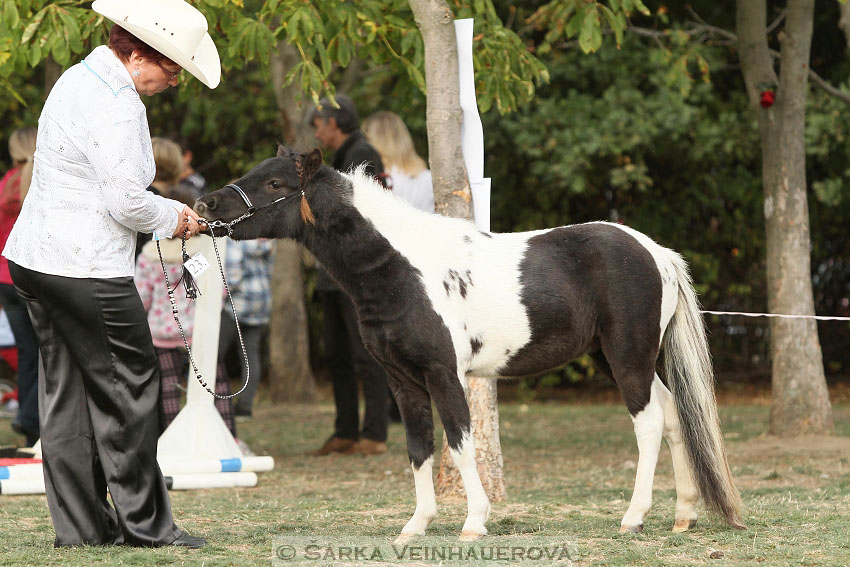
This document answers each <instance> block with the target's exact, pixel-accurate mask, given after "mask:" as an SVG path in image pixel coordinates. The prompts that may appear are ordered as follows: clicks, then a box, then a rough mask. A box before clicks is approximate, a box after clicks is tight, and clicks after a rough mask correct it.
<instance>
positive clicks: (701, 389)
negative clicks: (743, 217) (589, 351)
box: [663, 253, 745, 528]
mask: <svg viewBox="0 0 850 567" xmlns="http://www.w3.org/2000/svg"><path fill="white" fill-rule="evenodd" d="M670 256H671V258H670V259H671V261H672V262H673V266H674V268H675V270H676V277H677V279H678V282H679V297H678V301H677V304H676V313H675V314H674V315H673V319H672V320H671V321H670V324H669V325H668V326H667V330H666V333H665V335H664V343H663V347H664V348H663V358H664V373H665V376H666V378H667V382H668V384H669V386H670V390H671V392H672V393H673V398H674V400H675V404H676V412H677V414H678V416H679V422H680V423H681V427H682V437H683V439H684V442H685V447H686V450H687V453H688V459H689V461H690V465H691V471H692V472H693V476H694V479H695V480H696V483H697V486H698V487H699V490H700V494H701V495H702V498H703V500H704V501H705V503H706V506H708V507H709V508H710V509H712V510H714V511H716V512H718V513H719V514H721V515H722V516H723V517H724V518H726V521H727V522H729V524H730V525H732V526H734V527H736V528H744V527H745V526H744V523H743V520H742V519H741V496H740V494H739V493H738V490H737V489H736V488H735V484H734V482H733V481H732V473H731V472H730V471H729V464H728V462H727V460H726V448H725V447H724V445H723V437H722V433H721V431H720V419H719V418H718V415H717V401H716V400H715V397H714V371H713V369H712V364H711V355H710V353H709V350H708V343H707V341H706V336H705V327H704V325H703V320H702V316H701V315H700V312H699V302H698V300H697V297H696V293H695V292H694V288H693V284H692V283H691V276H690V274H689V272H688V268H687V265H686V264H685V262H684V260H682V258H681V257H680V256H679V255H678V254H675V253H674V254H671V255H670Z"/></svg>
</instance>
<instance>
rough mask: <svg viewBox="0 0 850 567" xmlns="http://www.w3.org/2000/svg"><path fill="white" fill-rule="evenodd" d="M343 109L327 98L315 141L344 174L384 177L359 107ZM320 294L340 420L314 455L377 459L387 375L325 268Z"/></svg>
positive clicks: (315, 122) (316, 114)
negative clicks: (361, 405)
mask: <svg viewBox="0 0 850 567" xmlns="http://www.w3.org/2000/svg"><path fill="white" fill-rule="evenodd" d="M336 102H337V103H338V104H339V108H334V107H333V106H332V105H331V103H330V101H328V100H327V99H323V100H322V101H321V103H320V106H319V108H316V109H314V110H313V112H312V114H311V115H310V124H311V125H312V126H313V128H314V129H315V133H316V139H317V140H318V141H319V142H320V143H321V144H322V145H323V146H324V147H325V148H328V149H331V150H333V151H334V155H333V159H332V161H331V165H332V166H333V168H334V169H337V170H339V171H342V172H346V171H348V170H350V169H354V168H356V167H358V166H360V165H361V164H365V167H366V173H368V174H369V175H372V176H373V177H375V178H376V179H377V178H380V176H381V174H382V173H383V171H384V167H383V164H382V163H381V156H380V154H378V152H377V150H375V148H373V147H372V146H371V145H370V144H369V142H367V141H366V138H365V137H364V136H363V134H362V133H361V132H360V121H359V119H358V117H357V109H356V108H355V106H354V103H353V102H352V100H351V99H350V98H348V97H347V96H344V95H337V96H336ZM316 291H317V292H318V293H319V297H320V300H321V303H322V311H323V312H324V339H325V354H326V356H327V359H328V367H329V369H330V372H331V377H332V379H333V392H334V402H335V403H336V421H335V423H334V433H333V435H331V437H330V438H329V439H328V440H327V441H326V442H325V444H324V445H323V446H322V447H321V448H320V449H318V450H317V451H314V452H313V453H312V454H313V455H329V454H331V453H343V454H357V453H359V454H365V455H377V454H380V453H385V452H386V451H387V443H386V441H387V402H388V400H387V377H386V374H385V373H384V369H383V368H381V366H380V365H379V364H378V363H377V362H376V361H375V359H374V358H372V356H371V355H370V354H369V353H368V352H367V351H366V348H365V347H364V346H363V340H362V339H361V338H360V331H359V330H358V326H357V315H356V314H355V312H354V304H353V303H352V302H351V300H350V299H349V298H348V296H347V295H346V294H345V292H343V291H342V290H341V289H339V287H338V286H337V285H336V283H335V282H334V281H333V279H331V277H330V276H329V275H328V274H327V272H325V270H324V269H322V268H321V267H320V268H319V278H318V282H317V284H316ZM358 377H359V378H360V379H361V380H362V382H363V397H364V398H365V402H366V412H365V414H364V416H363V427H362V429H361V428H360V427H359V424H360V422H359V412H358V404H357V400H358V396H357V378H358Z"/></svg>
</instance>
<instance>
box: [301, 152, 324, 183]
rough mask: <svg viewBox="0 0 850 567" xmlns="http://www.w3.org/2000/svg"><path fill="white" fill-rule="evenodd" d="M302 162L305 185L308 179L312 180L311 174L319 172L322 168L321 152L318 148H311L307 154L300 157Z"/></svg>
mask: <svg viewBox="0 0 850 567" xmlns="http://www.w3.org/2000/svg"><path fill="white" fill-rule="evenodd" d="M302 159H303V160H304V182H305V183H306V182H307V181H309V180H310V179H312V178H313V174H315V173H316V172H317V171H319V168H320V167H322V161H323V157H322V150H320V149H319V148H313V149H312V150H310V151H309V152H308V153H306V154H304V155H303V156H302Z"/></svg>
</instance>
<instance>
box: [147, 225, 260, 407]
mask: <svg viewBox="0 0 850 567" xmlns="http://www.w3.org/2000/svg"><path fill="white" fill-rule="evenodd" d="M187 232H188V229H187V230H184V231H183V234H182V235H181V236H180V239H181V250H182V256H183V262H184V266H183V274H182V276H181V277H180V279H179V280H178V281H177V283H176V284H175V286H174V289H172V288H171V284H170V283H169V282H168V271H167V270H166V269H165V260H163V259H162V250H161V249H160V247H159V240H158V239H157V240H156V251H157V253H159V263H160V265H161V266H162V275H163V276H164V277H165V289H166V291H167V292H168V301H169V302H170V303H171V314H172V315H173V316H174V321H175V322H176V323H177V328H178V329H179V330H180V336H181V337H182V338H183V345H184V346H185V347H186V353H187V354H188V355H189V362H190V363H191V365H192V372H194V374H195V378H197V380H198V382H199V383H200V384H201V386H203V387H204V390H206V391H207V392H208V393H209V394H210V395H212V396H213V397H214V398H218V399H219V400H229V399H231V398H235V397H236V396H238V395H239V394H241V393H242V392H244V391H245V388H247V387H248V380H250V378H251V368H250V367H249V365H248V351H247V349H246V348H245V341H244V340H243V339H242V328H241V327H240V326H239V317H237V316H236V305H234V303H233V296H232V295H231V294H230V287H229V286H228V285H227V279H226V278H225V277H224V266H223V265H222V263H221V255H220V254H219V253H218V245H217V244H216V242H215V237H214V236H213V237H212V241H213V250H215V257H216V260H218V269H219V272H220V273H221V281H222V282H223V283H224V289H225V290H226V291H227V297H228V299H230V308H231V310H232V311H233V320H234V321H235V322H236V334H237V335H238V336H239V346H240V347H242V357H243V358H244V360H245V383H244V384H243V385H242V388H240V389H239V391H238V392H236V393H235V394H228V395H226V396H222V395H221V394H216V393H215V392H214V391H213V390H211V389H210V387H209V386H208V385H207V383H206V381H205V380H204V378H203V376H202V375H201V372H200V371H199V370H198V366H197V365H196V364H195V358H194V357H193V356H192V349H190V348H189V341H188V340H187V339H186V333H185V332H184V331H183V325H182V324H181V323H180V318H179V317H178V316H177V315H178V310H177V300H176V299H175V298H174V291H175V290H176V289H177V287H178V286H179V285H180V282H181V281H182V282H183V287H185V288H186V297H187V298H189V299H190V300H192V301H194V300H195V298H196V297H197V296H198V295H199V294H200V291H199V290H198V287H197V284H196V283H195V279H194V278H193V277H192V274H191V273H189V270H187V269H186V266H185V262H186V261H188V260H189V254H187V253H186V233H187Z"/></svg>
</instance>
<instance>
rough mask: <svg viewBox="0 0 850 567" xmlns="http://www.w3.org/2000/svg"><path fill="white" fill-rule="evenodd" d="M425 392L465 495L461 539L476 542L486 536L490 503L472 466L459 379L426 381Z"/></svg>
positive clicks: (471, 446) (466, 412)
mask: <svg viewBox="0 0 850 567" xmlns="http://www.w3.org/2000/svg"><path fill="white" fill-rule="evenodd" d="M428 389H429V391H430V392H431V396H432V397H433V398H434V404H435V405H436V406H437V412H439V414H440V420H441V421H442V422H443V427H445V430H446V441H448V444H449V453H450V454H451V456H452V461H453V462H454V464H455V466H456V467H457V469H458V471H459V472H460V478H461V480H462V481H463V488H464V490H465V491H466V502H467V514H466V521H465V522H464V524H463V530H461V534H460V539H461V540H464V541H471V540H475V539H478V538H480V537H483V536H485V535H487V528H486V526H485V524H486V523H487V519H488V518H489V517H490V500H489V499H488V498H487V493H486V492H485V491H484V486H483V485H482V484H481V477H480V476H479V475H478V466H477V465H476V463H475V442H474V440H473V438H472V428H471V420H470V417H469V404H468V403H467V401H466V394H465V392H464V389H463V386H462V385H461V382H460V379H459V378H458V377H457V376H454V375H448V374H447V375H440V376H438V377H436V378H434V379H433V380H430V379H429V381H428Z"/></svg>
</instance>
